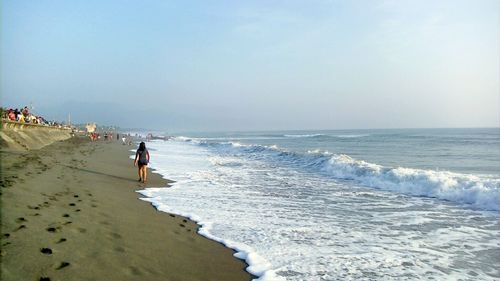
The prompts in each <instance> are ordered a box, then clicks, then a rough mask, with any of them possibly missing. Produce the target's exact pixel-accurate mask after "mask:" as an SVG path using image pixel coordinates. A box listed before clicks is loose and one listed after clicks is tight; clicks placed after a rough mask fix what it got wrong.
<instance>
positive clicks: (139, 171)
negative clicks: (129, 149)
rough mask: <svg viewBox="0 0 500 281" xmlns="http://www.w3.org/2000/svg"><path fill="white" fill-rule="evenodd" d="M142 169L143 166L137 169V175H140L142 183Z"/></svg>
mask: <svg viewBox="0 0 500 281" xmlns="http://www.w3.org/2000/svg"><path fill="white" fill-rule="evenodd" d="M141 170H142V168H141V166H139V168H138V169H137V173H138V174H139V181H142V171H141Z"/></svg>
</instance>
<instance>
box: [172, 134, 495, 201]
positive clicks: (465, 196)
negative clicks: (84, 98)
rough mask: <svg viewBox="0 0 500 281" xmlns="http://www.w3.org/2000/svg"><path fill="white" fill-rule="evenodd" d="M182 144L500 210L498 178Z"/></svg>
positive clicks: (313, 154) (234, 145) (258, 148)
mask: <svg viewBox="0 0 500 281" xmlns="http://www.w3.org/2000/svg"><path fill="white" fill-rule="evenodd" d="M178 140H181V141H186V142H191V143H193V144H197V145H201V146H205V147H210V148H213V149H216V150H218V152H221V153H228V152H229V153H236V154H242V155H247V156H251V157H252V158H257V159H261V158H262V159H265V160H270V161H278V162H280V163H282V164H283V165H293V166H295V167H301V168H305V169H309V170H313V171H316V172H318V173H321V174H323V175H326V176H329V177H332V178H335V179H342V180H354V181H357V182H359V183H361V184H362V185H364V186H368V187H372V188H377V189H380V190H386V191H392V192H398V193H403V194H407V195H414V196H424V197H432V198H438V199H442V200H448V201H452V202H457V203H466V204H470V205H472V206H474V207H475V208H479V209H485V210H495V211H499V210H500V179H497V178H485V177H480V176H476V175H466V174H460V173H453V172H448V171H433V170H423V169H413V168H404V167H385V166H382V165H378V164H374V163H369V162H366V161H363V160H356V159H354V158H352V157H350V156H348V155H345V154H331V153H329V152H321V151H320V150H313V151H309V152H308V153H306V154H301V153H295V152H289V151H285V150H282V149H280V148H278V147H276V146H262V145H246V144H241V143H238V142H208V141H198V140H196V141H194V140H192V139H189V138H178ZM219 164H220V163H219ZM229 165H231V164H229Z"/></svg>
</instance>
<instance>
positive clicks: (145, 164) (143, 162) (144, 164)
mask: <svg viewBox="0 0 500 281" xmlns="http://www.w3.org/2000/svg"><path fill="white" fill-rule="evenodd" d="M138 164H139V166H147V165H148V162H145V161H139V162H138Z"/></svg>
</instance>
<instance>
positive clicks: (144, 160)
mask: <svg viewBox="0 0 500 281" xmlns="http://www.w3.org/2000/svg"><path fill="white" fill-rule="evenodd" d="M137 155H139V158H138V160H137V162H138V163H139V165H147V164H148V162H149V152H148V149H147V148H146V149H144V150H139V149H137V152H136V153H135V157H137Z"/></svg>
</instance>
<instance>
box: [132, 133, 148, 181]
mask: <svg viewBox="0 0 500 281" xmlns="http://www.w3.org/2000/svg"><path fill="white" fill-rule="evenodd" d="M148 163H149V152H148V150H147V148H146V144H145V143H144V142H141V143H140V144H139V148H138V149H137V152H136V153H135V160H134V166H138V167H139V171H138V172H139V181H142V182H143V183H146V181H147V178H148V170H147V169H148Z"/></svg>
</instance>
